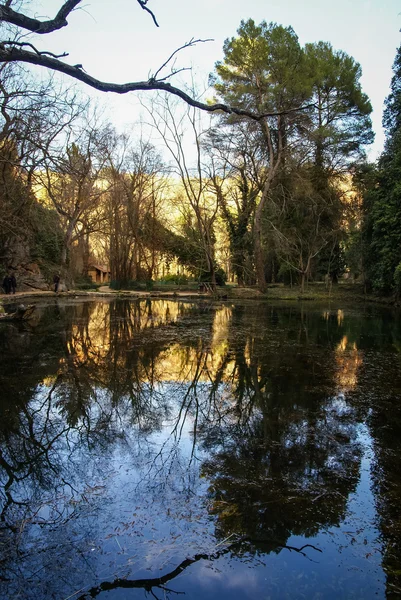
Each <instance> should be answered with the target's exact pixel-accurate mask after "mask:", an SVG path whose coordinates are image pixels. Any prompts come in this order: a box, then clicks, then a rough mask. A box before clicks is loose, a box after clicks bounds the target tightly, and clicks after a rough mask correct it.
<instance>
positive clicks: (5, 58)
mask: <svg viewBox="0 0 401 600" xmlns="http://www.w3.org/2000/svg"><path fill="white" fill-rule="evenodd" d="M148 1H149V0H137V2H138V4H139V5H140V6H141V8H143V9H144V10H145V11H146V12H148V13H149V14H150V15H151V16H152V18H153V21H154V23H155V24H156V25H157V26H158V23H157V21H156V18H155V15H154V14H153V12H152V11H151V10H150V9H149V8H148V7H147V4H148ZM81 2H82V0H67V1H66V2H64V4H63V5H62V6H61V8H60V10H59V11H58V13H57V14H56V16H55V17H54V18H53V19H50V20H47V21H41V20H39V19H36V18H31V17H28V16H27V15H25V14H23V13H21V12H17V11H15V10H13V9H12V8H11V7H10V3H9V2H3V3H1V4H0V22H1V21H4V22H5V23H10V24H11V25H15V26H17V27H19V28H21V29H24V30H26V31H28V32H31V33H36V34H46V33H51V32H53V31H56V30H58V29H61V28H62V27H66V26H67V25H68V21H67V17H68V16H69V15H70V14H71V12H72V11H73V10H75V9H76V8H77V7H78V5H79V4H80V3H81ZM206 41H209V40H200V39H199V40H194V39H191V40H190V41H189V42H187V43H186V44H184V45H183V46H181V47H179V48H177V49H176V50H174V52H173V53H172V54H171V55H170V56H169V57H168V59H167V60H166V61H165V62H164V63H163V64H162V65H161V67H160V68H159V69H158V70H157V71H156V73H155V75H154V76H152V77H150V78H149V79H148V80H147V81H134V82H128V83H122V84H118V83H112V82H106V81H101V80H99V79H96V78H95V77H92V76H91V75H89V74H88V73H86V71H85V70H84V68H83V66H82V65H81V64H77V65H69V64H67V63H65V62H63V61H61V60H60V58H63V57H64V56H67V55H68V54H67V53H64V54H61V55H56V54H53V53H52V52H49V51H39V50H37V48H35V46H33V45H32V44H30V43H28V42H26V43H22V42H13V43H11V42H10V41H7V42H3V43H1V42H0V63H1V62H22V63H28V64H32V65H37V66H41V67H44V68H46V69H50V70H51V71H57V72H59V73H63V74H64V75H68V76H69V77H72V78H74V79H76V80H78V81H81V82H82V83H85V84H86V85H88V86H90V87H92V88H94V89H96V90H99V91H101V92H114V93H116V94H127V93H129V92H136V91H141V90H142V91H149V90H159V91H163V92H167V93H169V94H173V95H175V96H178V97H179V98H181V99H182V100H184V102H186V103H187V104H188V105H190V106H193V107H194V108H198V109H200V110H203V111H206V112H218V111H221V112H224V113H227V114H234V115H238V116H243V117H248V118H251V119H255V120H257V121H260V120H262V119H265V118H267V117H273V116H278V115H283V114H287V113H292V112H296V111H298V110H304V109H306V108H309V107H310V106H312V105H307V106H301V107H294V108H293V109H291V110H286V111H281V112H279V113H276V112H268V113H263V114H259V113H256V112H253V111H252V110H246V109H242V108H237V107H231V106H228V105H226V104H220V103H215V104H207V103H204V102H199V101H198V100H196V99H195V98H192V97H191V96H190V95H189V94H187V93H186V92H184V91H183V90H181V89H179V88H177V87H175V86H173V85H171V84H170V83H167V82H166V80H167V79H168V78H169V77H171V76H172V75H174V74H176V73H178V72H180V71H181V70H183V69H172V73H171V74H170V75H168V76H165V77H162V78H159V79H158V78H157V77H158V75H159V74H160V72H161V71H162V69H163V68H165V67H166V66H167V64H168V63H169V62H170V61H171V60H172V59H173V58H174V57H175V56H176V55H177V53H178V52H179V51H180V50H183V49H184V48H188V47H191V46H194V45H195V44H197V43H199V42H206ZM26 46H28V47H30V48H32V50H33V51H32V52H31V51H29V50H27V49H25V47H26Z"/></svg>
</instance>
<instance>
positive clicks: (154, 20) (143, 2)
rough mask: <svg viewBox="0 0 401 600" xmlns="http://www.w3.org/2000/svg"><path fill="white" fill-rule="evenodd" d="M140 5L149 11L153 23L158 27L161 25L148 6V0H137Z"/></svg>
mask: <svg viewBox="0 0 401 600" xmlns="http://www.w3.org/2000/svg"><path fill="white" fill-rule="evenodd" d="M137 2H138V4H139V6H140V7H141V8H143V10H146V12H148V13H149V14H150V15H151V17H152V19H153V23H154V24H155V25H156V27H159V23H158V22H157V21H156V17H155V15H154V13H153V12H152V11H151V10H150V8H148V7H147V6H146V5H147V3H148V0H137Z"/></svg>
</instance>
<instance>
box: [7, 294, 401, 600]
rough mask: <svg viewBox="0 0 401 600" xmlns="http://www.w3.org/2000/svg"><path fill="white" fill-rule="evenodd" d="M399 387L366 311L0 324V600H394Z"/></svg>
mask: <svg viewBox="0 0 401 600" xmlns="http://www.w3.org/2000/svg"><path fill="white" fill-rule="evenodd" d="M400 367H401V318H400V314H399V313H397V312H394V313H393V312H390V311H387V310H384V309H378V308H377V307H371V306H370V307H366V306H360V307H357V308H356V309H355V308H354V309H352V308H351V309H347V308H344V307H343V308H339V307H333V306H325V307H324V308H322V307H316V306H313V305H310V306H305V305H303V306H301V305H300V304H293V305H291V306H280V307H276V306H272V305H271V304H268V303H265V302H239V303H233V304H232V303H229V302H223V303H212V302H208V301H206V300H199V301H196V302H185V301H178V300H177V301H170V300H161V299H160V300H152V301H151V300H149V299H141V300H134V301H130V300H115V301H114V300H113V301H108V300H99V301H94V300H80V299H76V300H73V299H71V300H61V299H60V300H56V299H55V300H52V301H51V302H47V303H46V302H45V301H43V302H42V303H39V304H38V307H37V310H36V315H35V318H34V319H33V320H32V321H30V323H29V324H26V323H25V324H18V325H15V324H13V323H2V324H0V414H1V419H0V478H1V485H0V598H1V599H11V598H12V599H21V600H32V599H35V600H47V599H56V600H67V599H74V600H88V599H89V598H100V599H106V598H107V600H118V599H125V598H129V599H142V598H149V597H152V598H159V599H164V598H175V597H176V596H177V595H183V596H185V597H187V598H190V599H200V598H208V599H211V600H214V599H216V600H217V599H219V600H224V599H226V598H227V599H228V598H229V599H230V600H235V599H244V598H252V599H255V598H258V599H266V600H267V599H282V598H291V599H292V600H293V599H294V598H308V599H314V598H333V599H334V598H336V599H338V598H364V599H366V598H385V597H389V598H390V597H398V596H399V595H400V594H401V508H400V507H401V478H400V472H401V470H400V462H401V452H400V450H401V401H400V400H401V369H400Z"/></svg>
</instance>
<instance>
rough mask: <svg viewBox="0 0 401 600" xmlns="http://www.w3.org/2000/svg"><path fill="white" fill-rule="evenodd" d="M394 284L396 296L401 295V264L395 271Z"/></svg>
mask: <svg viewBox="0 0 401 600" xmlns="http://www.w3.org/2000/svg"><path fill="white" fill-rule="evenodd" d="M394 284H395V291H396V294H397V295H398V296H399V295H401V262H400V263H398V265H397V266H396V268H395V270H394Z"/></svg>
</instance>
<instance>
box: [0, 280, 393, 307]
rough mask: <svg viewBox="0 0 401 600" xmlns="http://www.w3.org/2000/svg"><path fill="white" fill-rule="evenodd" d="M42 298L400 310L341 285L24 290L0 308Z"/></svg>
mask: <svg viewBox="0 0 401 600" xmlns="http://www.w3.org/2000/svg"><path fill="white" fill-rule="evenodd" d="M42 298H92V299H96V298H132V299H138V298H149V299H158V298H165V299H170V300H176V299H189V300H191V299H192V300H194V299H204V300H208V301H234V300H258V301H278V302H308V303H310V302H333V303H337V302H341V303H347V304H350V303H351V304H361V303H364V304H365V303H369V304H376V305H381V306H387V307H389V308H399V307H400V303H399V301H396V299H395V298H389V297H380V296H374V295H372V294H364V293H363V291H361V286H354V285H353V284H350V285H347V284H340V285H338V286H337V287H336V288H332V290H331V291H330V292H329V291H328V290H326V289H325V288H322V286H320V285H319V284H315V285H311V286H310V287H309V289H307V290H306V291H305V292H304V293H303V294H301V292H300V290H299V288H290V287H284V286H274V285H273V286H272V287H271V288H269V289H268V292H267V293H266V294H262V293H261V292H259V290H257V289H255V288H237V287H227V288H221V289H219V290H218V292H217V294H216V295H215V296H213V295H211V294H208V293H205V292H202V293H201V292H199V291H197V290H169V291H167V290H165V291H164V290H112V289H111V288H109V287H108V286H102V287H100V288H98V289H96V290H95V289H93V290H68V291H61V292H57V293H55V292H54V291H52V290H35V291H31V290H24V291H20V292H16V293H15V294H1V295H0V305H4V304H14V303H15V302H18V301H20V300H21V299H27V300H29V299H31V300H32V301H34V300H36V299H42Z"/></svg>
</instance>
